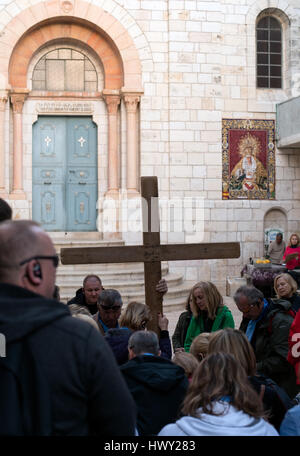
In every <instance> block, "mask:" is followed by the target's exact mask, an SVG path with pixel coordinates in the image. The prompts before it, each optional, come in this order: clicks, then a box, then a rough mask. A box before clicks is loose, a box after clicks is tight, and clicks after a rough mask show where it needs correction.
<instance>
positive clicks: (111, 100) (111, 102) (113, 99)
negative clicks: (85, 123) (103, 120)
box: [103, 94, 121, 115]
mask: <svg viewBox="0 0 300 456" xmlns="http://www.w3.org/2000/svg"><path fill="white" fill-rule="evenodd" d="M103 98H104V100H105V103H106V106H107V110H108V114H110V115H115V114H117V110H118V106H119V104H120V101H121V97H120V95H108V94H106V95H103Z"/></svg>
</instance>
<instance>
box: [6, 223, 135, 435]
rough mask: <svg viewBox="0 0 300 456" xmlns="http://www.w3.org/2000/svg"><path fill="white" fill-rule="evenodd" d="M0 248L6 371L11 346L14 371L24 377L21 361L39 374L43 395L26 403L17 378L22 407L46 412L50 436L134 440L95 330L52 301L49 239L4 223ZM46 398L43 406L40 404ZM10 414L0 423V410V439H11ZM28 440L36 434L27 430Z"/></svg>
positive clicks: (131, 418)
mask: <svg viewBox="0 0 300 456" xmlns="http://www.w3.org/2000/svg"><path fill="white" fill-rule="evenodd" d="M0 245H1V249H0V333H1V334H2V335H4V336H5V340H6V358H5V363H6V364H7V363H9V362H10V354H11V353H15V351H14V348H15V347H17V346H18V344H19V347H21V351H20V353H21V352H22V350H23V347H25V346H26V350H27V351H26V355H24V354H20V355H19V358H17V361H18V363H19V364H20V365H21V364H22V368H23V371H24V366H25V367H26V365H27V358H26V356H28V360H29V358H30V363H31V364H30V365H31V366H36V367H37V369H38V370H39V378H38V380H39V382H37V384H41V382H42V383H43V385H44V386H45V385H46V387H47V391H46V392H45V389H44V390H43V395H42V397H41V394H40V391H39V390H35V389H34V388H33V389H32V391H31V397H27V396H28V395H27V396H26V395H25V394H24V388H23V386H24V385H23V382H22V378H19V381H20V387H21V390H20V394H21V396H22V398H21V399H22V401H26V403H29V404H30V407H31V406H33V405H32V404H34V403H38V404H39V408H40V411H41V415H43V414H44V411H45V410H47V411H48V410H49V408H50V409H51V410H50V411H51V413H50V416H51V423H50V424H51V430H50V431H49V434H50V435H106V436H113V435H134V430H135V405H134V402H133V400H132V398H131V396H130V393H129V391H128V388H127V386H126V383H125V382H124V379H123V378H122V375H121V374H120V372H119V369H118V366H117V364H116V362H115V359H114V356H113V353H112V352H111V349H110V348H109V346H108V345H107V343H106V342H105V340H104V338H103V337H102V336H101V335H100V334H99V332H98V331H97V330H96V329H95V328H93V327H92V326H91V325H89V324H87V323H86V322H83V321H81V320H79V319H76V318H72V317H71V315H70V312H69V310H68V307H67V306H66V305H65V304H62V303H59V302H57V301H56V300H54V299H52V296H53V290H54V285H55V275H56V267H57V265H58V257H57V255H56V252H55V249H54V246H53V244H52V241H51V239H50V237H49V236H48V235H47V234H46V233H45V232H44V231H43V230H42V228H41V227H40V226H39V225H38V224H37V223H35V222H32V221H25V220H20V221H6V222H3V223H1V224H0ZM3 359H4V358H0V363H1V361H2V360H3ZM15 361H16V358H14V362H15ZM0 367H1V366H0ZM23 371H22V372H23ZM20 372H21V370H20ZM25 374H30V372H27V373H26V372H25ZM27 377H28V375H27ZM1 380H2V379H1V376H0V385H1V387H0V395H1V394H2V386H3V385H2V384H1ZM34 380H35V379H34ZM4 386H5V385H4ZM27 392H28V390H27ZM46 393H47V394H46ZM46 396H47V397H49V398H50V400H46V401H45V403H43V399H44V398H45V397H46ZM111 398H113V401H112V400H111ZM17 411H18V410H14V409H13V408H12V407H11V409H10V410H9V411H8V415H7V416H3V413H4V412H3V407H2V404H1V407H0V422H1V423H4V424H5V423H6V422H10V423H12V425H11V427H10V429H9V430H8V431H4V430H3V427H2V426H1V427H0V434H1V433H2V434H3V433H6V434H7V433H9V432H10V433H11V434H14V422H13V420H14V414H15V413H16V412H17ZM28 412H29V410H26V413H27V414H28ZM33 424H35V423H33ZM27 434H28V435H32V434H36V432H34V431H33V429H32V428H30V429H27Z"/></svg>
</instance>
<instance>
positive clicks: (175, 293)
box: [60, 281, 194, 311]
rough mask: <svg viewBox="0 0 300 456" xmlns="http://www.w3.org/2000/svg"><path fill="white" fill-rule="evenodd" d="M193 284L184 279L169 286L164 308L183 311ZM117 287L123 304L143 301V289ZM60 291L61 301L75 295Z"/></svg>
mask: <svg viewBox="0 0 300 456" xmlns="http://www.w3.org/2000/svg"><path fill="white" fill-rule="evenodd" d="M193 285H194V282H189V281H186V282H183V283H182V284H180V285H177V286H174V287H169V289H168V292H167V294H166V295H165V297H164V308H165V309H168V311H172V310H182V311H183V310H184V309H185V303H186V299H187V297H188V294H189V291H190V289H191V287H192V286H193ZM116 288H117V287H116ZM117 289H118V291H119V292H120V293H121V296H122V299H123V303H124V306H127V304H128V303H129V302H130V301H139V302H145V294H144V290H142V291H139V290H134V291H128V290H126V289H123V288H121V287H118V288H117ZM60 291H61V301H62V302H67V301H68V300H69V299H71V298H72V297H73V296H74V295H75V293H74V294H72V295H71V296H69V295H67V294H64V293H63V290H60Z"/></svg>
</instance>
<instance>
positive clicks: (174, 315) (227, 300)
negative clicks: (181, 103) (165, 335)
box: [166, 296, 242, 337]
mask: <svg viewBox="0 0 300 456" xmlns="http://www.w3.org/2000/svg"><path fill="white" fill-rule="evenodd" d="M223 299H224V304H225V305H226V306H227V307H228V308H229V309H230V310H231V312H232V315H233V319H234V323H235V328H236V329H238V328H239V326H240V323H241V321H242V314H241V312H240V311H239V310H238V309H237V307H236V305H235V303H234V300H233V299H232V298H231V297H229V296H223ZM182 312H184V308H183V309H182V310H175V311H171V312H168V311H167V312H166V317H167V318H168V320H169V333H170V337H172V335H173V333H174V330H175V327H176V324H177V321H178V318H179V315H180V314H181V313H182Z"/></svg>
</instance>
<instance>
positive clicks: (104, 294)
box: [98, 288, 123, 307]
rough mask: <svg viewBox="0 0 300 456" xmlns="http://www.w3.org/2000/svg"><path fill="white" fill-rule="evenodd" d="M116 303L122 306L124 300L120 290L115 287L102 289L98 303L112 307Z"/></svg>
mask: <svg viewBox="0 0 300 456" xmlns="http://www.w3.org/2000/svg"><path fill="white" fill-rule="evenodd" d="M116 303H117V304H119V305H120V306H122V304H123V301H122V297H121V295H120V293H119V292H118V290H114V289H113V288H107V289H106V290H102V291H101V293H100V295H99V296H98V304H104V305H105V306H108V307H112V306H113V305H115V304H116Z"/></svg>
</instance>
